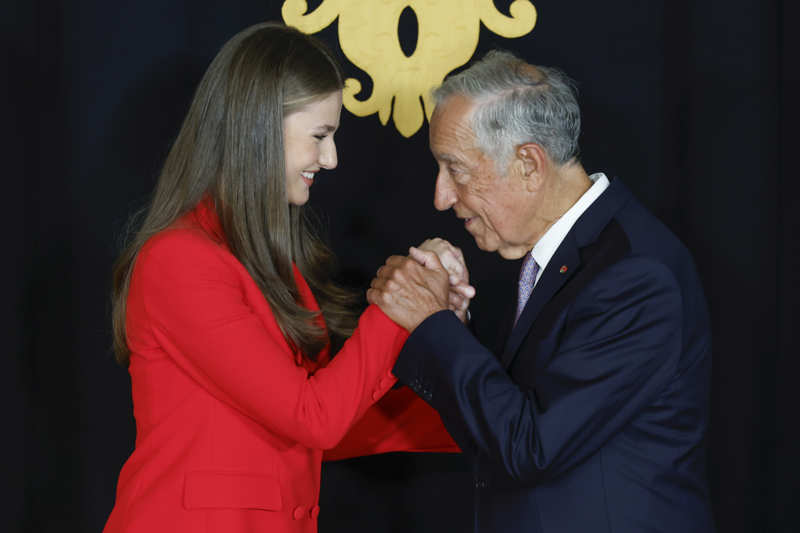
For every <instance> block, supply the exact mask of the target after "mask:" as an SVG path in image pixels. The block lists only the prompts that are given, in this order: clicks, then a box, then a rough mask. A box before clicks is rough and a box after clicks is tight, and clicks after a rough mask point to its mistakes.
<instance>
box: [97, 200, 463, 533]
mask: <svg viewBox="0 0 800 533" xmlns="http://www.w3.org/2000/svg"><path fill="white" fill-rule="evenodd" d="M295 279H296V281H297V286H298V289H299V291H300V295H301V298H302V301H303V304H304V305H305V306H306V307H307V308H309V309H313V310H318V309H319V307H318V305H317V303H316V301H315V300H314V297H313V295H312V293H311V290H310V289H309V287H308V285H307V284H306V282H305V280H304V279H303V277H302V276H301V275H300V272H299V271H298V270H297V268H295ZM126 328H127V336H128V345H129V347H130V349H131V359H130V367H129V371H130V375H131V386H132V392H133V405H134V416H135V418H136V446H135V449H134V451H133V454H132V455H131V456H130V458H129V459H128V460H127V462H126V463H125V465H124V466H123V468H122V471H121V473H120V477H119V482H118V485H117V498H116V503H115V505H114V509H113V510H112V512H111V515H110V517H109V519H108V522H107V523H106V527H105V529H104V531H105V533H122V532H126V533H137V532H143V533H158V532H165V533H167V532H169V533H182V532H193V533H194V532H198V533H199V532H203V533H212V532H221V533H222V532H224V533H238V532H242V533H244V532H253V533H255V532H309V533H310V532H316V531H317V515H318V514H319V512H320V508H319V506H318V498H319V483H320V466H321V461H322V456H323V452H322V450H325V449H329V448H334V447H335V446H336V445H337V443H339V442H340V441H342V438H343V437H344V435H345V432H346V431H347V430H348V429H349V428H351V426H353V425H354V424H355V423H356V422H357V421H358V420H359V419H361V421H360V422H359V423H358V424H357V425H356V426H355V427H354V428H353V429H354V431H353V433H352V434H351V436H349V437H348V438H347V439H345V440H344V441H342V442H341V445H340V446H339V447H337V448H335V449H333V450H331V451H330V452H329V453H328V456H327V457H326V458H328V459H340V458H344V457H349V456H353V455H362V454H368V453H379V452H385V451H393V450H414V451H425V450H427V451H457V450H458V448H457V447H456V446H455V444H454V443H453V441H452V439H450V437H449V435H447V433H446V431H444V429H443V426H442V424H441V420H440V419H439V417H438V414H436V412H435V411H433V410H432V409H431V408H430V407H429V406H427V404H424V403H423V402H422V401H421V400H418V399H417V397H416V396H415V395H414V394H413V393H412V392H411V391H410V390H408V389H398V390H395V391H392V394H389V395H388V396H387V397H386V399H385V400H384V401H383V402H382V403H381V404H379V405H376V406H375V407H373V408H372V409H370V406H372V405H373V404H374V403H375V402H376V401H377V400H379V399H380V398H381V397H382V396H383V395H384V394H385V393H386V392H387V391H388V390H389V389H390V388H391V387H392V385H394V383H395V381H396V379H395V377H394V376H393V375H392V374H391V368H392V366H393V364H394V362H395V359H396V358H397V354H398V352H399V350H400V348H401V347H402V345H403V343H404V342H405V340H406V337H407V334H406V332H405V331H404V330H403V329H402V328H400V327H399V326H397V325H396V324H394V323H393V322H392V321H391V320H389V318H388V317H386V315H384V314H383V313H382V312H381V311H380V309H379V308H377V307H375V306H370V307H369V308H368V309H367V310H366V311H365V312H364V314H363V315H361V318H360V321H359V325H358V328H357V330H356V332H355V333H354V334H353V336H352V337H351V338H350V339H349V340H348V341H347V342H346V343H345V345H344V347H343V348H342V350H341V351H340V352H339V353H338V354H337V356H336V357H335V358H334V359H333V360H330V358H329V354H328V349H327V348H326V349H325V350H324V351H323V352H322V353H321V354H320V357H319V361H318V363H317V364H310V363H306V362H304V361H302V360H301V359H299V358H296V357H295V356H294V355H293V354H292V351H291V350H290V348H289V346H288V345H287V343H286V341H285V340H284V338H283V335H282V334H281V332H280V329H279V327H278V325H277V323H276V322H275V319H274V317H273V314H272V312H271V310H270V307H269V305H268V304H267V302H266V300H265V299H264V297H263V295H262V294H261V292H260V291H259V289H258V287H257V286H256V284H255V283H254V282H253V280H252V278H251V277H250V275H249V274H248V273H247V271H246V269H245V268H244V267H243V266H242V264H241V263H239V261H237V260H236V258H234V256H233V255H232V254H231V253H230V251H229V249H228V248H227V246H226V245H225V242H224V239H223V237H222V232H221V229H220V226H219V222H218V220H217V218H216V215H215V212H214V210H213V209H212V208H210V207H209V205H207V204H205V203H201V204H200V205H199V206H198V207H197V208H196V209H194V210H193V211H192V212H190V213H188V214H187V215H185V216H184V217H182V218H181V219H180V220H179V221H178V222H176V224H174V225H173V226H172V227H171V228H169V229H167V230H165V231H163V232H161V233H159V234H158V235H156V236H155V237H153V238H151V239H150V240H149V241H148V242H147V243H146V244H145V245H144V246H143V247H142V249H141V251H140V252H139V256H138V258H137V260H136V264H135V266H134V270H133V274H132V277H131V284H130V290H129V293H128V305H127V316H126Z"/></svg>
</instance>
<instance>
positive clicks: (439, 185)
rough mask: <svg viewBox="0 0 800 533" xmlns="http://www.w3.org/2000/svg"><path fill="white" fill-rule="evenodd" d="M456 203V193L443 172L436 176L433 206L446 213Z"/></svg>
mask: <svg viewBox="0 0 800 533" xmlns="http://www.w3.org/2000/svg"><path fill="white" fill-rule="evenodd" d="M455 203H456V192H455V188H454V187H453V182H452V181H451V180H450V177H449V176H447V175H446V174H445V173H444V172H441V171H440V172H439V175H438V176H436V189H435V190H434V192H433V205H434V207H436V209H438V210H439V211H447V210H448V209H450V208H451V207H453V204H455Z"/></svg>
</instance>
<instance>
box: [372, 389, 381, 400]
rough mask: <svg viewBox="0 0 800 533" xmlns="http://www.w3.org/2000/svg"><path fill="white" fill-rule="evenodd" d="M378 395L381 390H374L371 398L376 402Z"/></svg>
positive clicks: (379, 395)
mask: <svg viewBox="0 0 800 533" xmlns="http://www.w3.org/2000/svg"><path fill="white" fill-rule="evenodd" d="M380 397H381V391H379V390H376V391H375V392H373V393H372V399H373V400H375V401H376V402H377V401H378V399H379V398H380Z"/></svg>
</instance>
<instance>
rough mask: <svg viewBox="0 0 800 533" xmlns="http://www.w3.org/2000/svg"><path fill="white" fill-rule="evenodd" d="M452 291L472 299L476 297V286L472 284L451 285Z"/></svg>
mask: <svg viewBox="0 0 800 533" xmlns="http://www.w3.org/2000/svg"><path fill="white" fill-rule="evenodd" d="M450 291H451V292H452V291H455V292H457V293H459V294H461V295H462V296H463V297H464V298H467V299H472V298H474V297H475V287H473V286H472V285H466V284H464V285H452V284H451V285H450Z"/></svg>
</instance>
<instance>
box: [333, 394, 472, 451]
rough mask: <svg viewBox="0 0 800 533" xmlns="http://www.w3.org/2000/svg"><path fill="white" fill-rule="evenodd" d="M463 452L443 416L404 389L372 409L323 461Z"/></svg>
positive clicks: (386, 397) (388, 395) (385, 398)
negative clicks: (397, 454) (392, 454)
mask: <svg viewBox="0 0 800 533" xmlns="http://www.w3.org/2000/svg"><path fill="white" fill-rule="evenodd" d="M460 451H461V450H460V448H459V447H458V445H457V444H456V443H455V441H454V440H453V438H452V437H451V436H450V434H449V433H448V432H447V430H446V429H445V428H444V425H443V424H442V419H441V418H440V417H439V413H437V412H436V411H435V410H434V409H433V408H432V407H431V406H430V405H428V404H427V403H425V402H424V401H422V400H421V399H420V398H419V396H417V395H416V394H415V393H414V392H413V391H412V390H411V389H409V388H408V387H400V388H398V389H395V390H391V391H389V392H388V393H387V394H386V395H385V396H384V397H383V398H381V399H380V400H379V401H378V403H376V404H375V405H373V406H372V407H370V408H369V409H368V410H367V412H366V413H365V414H364V417H363V418H362V419H361V420H359V421H358V422H357V423H356V424H355V425H354V426H353V427H352V428H350V430H349V431H348V432H347V435H345V437H344V438H343V439H342V440H341V442H339V444H337V445H336V447H335V448H332V449H330V450H325V452H324V454H323V460H325V461H338V460H340V459H348V458H350V457H360V456H362V455H374V454H379V453H388V452H438V453H459V452H460Z"/></svg>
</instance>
